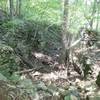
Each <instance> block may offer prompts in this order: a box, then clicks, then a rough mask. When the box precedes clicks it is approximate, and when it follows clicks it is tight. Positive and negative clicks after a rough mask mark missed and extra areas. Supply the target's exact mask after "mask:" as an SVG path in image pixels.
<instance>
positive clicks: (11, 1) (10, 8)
mask: <svg viewBox="0 0 100 100" xmlns="http://www.w3.org/2000/svg"><path fill="white" fill-rule="evenodd" d="M9 11H10V16H11V18H13V14H14V5H13V0H9Z"/></svg>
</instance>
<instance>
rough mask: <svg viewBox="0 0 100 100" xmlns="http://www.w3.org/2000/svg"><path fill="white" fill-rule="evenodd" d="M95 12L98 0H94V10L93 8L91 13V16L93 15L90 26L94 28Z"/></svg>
mask: <svg viewBox="0 0 100 100" xmlns="http://www.w3.org/2000/svg"><path fill="white" fill-rule="evenodd" d="M95 13H96V0H94V4H93V10H92V14H91V17H92V19H91V21H90V27H91V28H93V19H94V18H93V17H94V15H95Z"/></svg>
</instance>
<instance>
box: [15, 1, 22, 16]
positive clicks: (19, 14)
mask: <svg viewBox="0 0 100 100" xmlns="http://www.w3.org/2000/svg"><path fill="white" fill-rule="evenodd" d="M16 16H17V17H20V16H21V0H16Z"/></svg>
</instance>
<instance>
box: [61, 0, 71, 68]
mask: <svg viewBox="0 0 100 100" xmlns="http://www.w3.org/2000/svg"><path fill="white" fill-rule="evenodd" d="M68 2H69V0H64V3H63V22H62V33H61V34H62V46H63V47H62V53H61V63H63V64H64V65H65V66H66V67H67V68H68V66H69V53H70V50H69V46H70V39H69V37H70V34H69V32H68Z"/></svg>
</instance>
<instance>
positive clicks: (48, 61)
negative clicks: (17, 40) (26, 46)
mask: <svg viewBox="0 0 100 100" xmlns="http://www.w3.org/2000/svg"><path fill="white" fill-rule="evenodd" d="M32 55H33V56H34V57H35V58H36V59H38V60H39V61H41V62H42V63H44V64H47V65H55V64H58V62H57V61H55V60H54V59H53V58H52V57H50V56H48V55H45V54H43V53H37V52H34V53H32Z"/></svg>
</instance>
